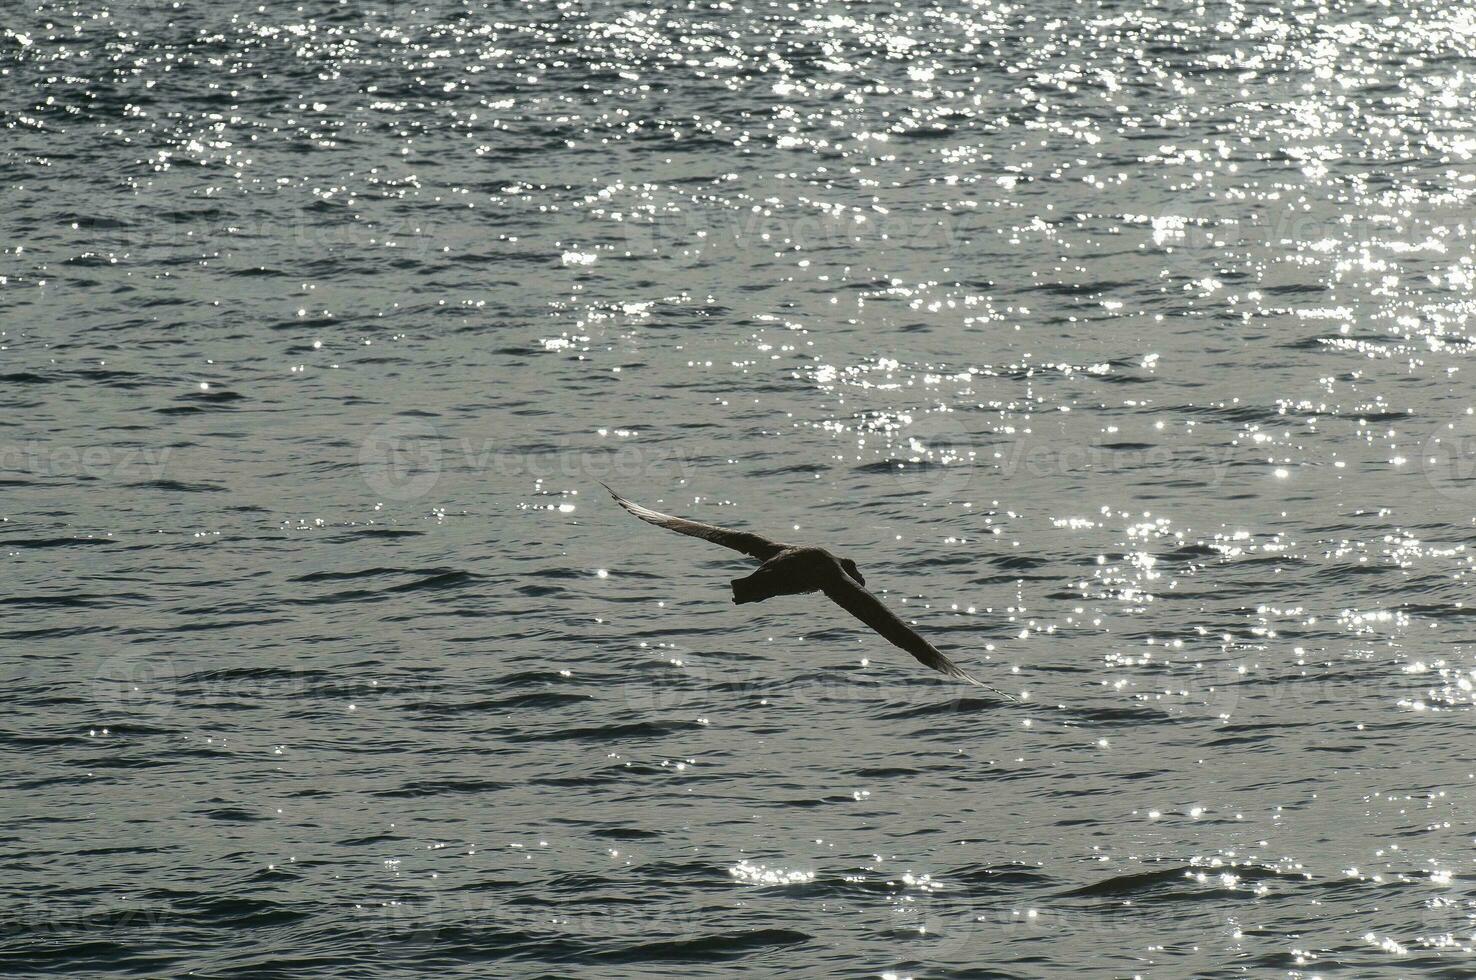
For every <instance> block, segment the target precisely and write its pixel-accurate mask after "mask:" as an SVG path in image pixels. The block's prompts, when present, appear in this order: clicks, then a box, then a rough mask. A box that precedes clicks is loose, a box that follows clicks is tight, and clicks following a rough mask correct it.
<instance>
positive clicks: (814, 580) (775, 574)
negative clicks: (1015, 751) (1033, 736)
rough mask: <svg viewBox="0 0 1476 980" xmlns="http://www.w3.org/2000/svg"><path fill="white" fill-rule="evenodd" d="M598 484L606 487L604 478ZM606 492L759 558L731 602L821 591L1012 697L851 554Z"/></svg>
mask: <svg viewBox="0 0 1476 980" xmlns="http://www.w3.org/2000/svg"><path fill="white" fill-rule="evenodd" d="M600 486H602V487H605V489H606V490H610V488H609V487H608V486H605V484H603V483H601V484H600ZM610 496H612V497H614V498H615V502H616V503H618V504H619V505H620V506H621V507H624V508H625V509H626V510H628V511H630V513H631V514H633V515H635V516H636V517H639V518H640V519H641V520H643V521H645V522H646V523H647V524H654V525H656V526H657V527H664V528H666V529H667V530H668V531H676V532H677V533H678V534H687V535H691V536H692V537H694V538H703V539H704V540H707V541H711V542H713V543H714V544H720V545H722V546H723V547H725V548H732V549H733V550H734V551H741V552H743V554H745V555H748V556H750V557H752V558H757V559H758V560H759V561H760V562H761V563H762V564H760V565H759V567H758V569H757V570H756V571H754V573H753V574H752V575H748V576H745V577H744V578H735V579H733V581H732V585H733V601H734V602H735V603H738V604H740V605H741V604H743V603H747V602H762V601H763V600H765V599H772V598H773V597H774V596H776V595H801V594H803V593H807V592H824V593H825V595H826V596H827V597H828V598H829V599H830V600H831V601H832V602H834V603H835V604H836V605H838V606H840V607H841V608H842V609H844V610H845V611H846V612H848V613H850V614H851V615H852V616H855V617H856V618H857V619H859V620H861V622H863V623H865V624H866V625H867V626H870V627H871V628H872V629H874V630H876V631H877V632H878V633H880V634H881V635H882V637H883V638H885V639H886V640H888V641H889V642H891V643H892V645H893V646H897V647H900V648H901V649H903V650H906V651H907V652H908V653H910V654H912V655H913V656H914V657H916V658H917V659H918V660H920V661H922V663H924V664H926V665H927V666H929V667H931V668H933V669H934V670H936V671H939V672H941V673H944V674H947V675H948V676H949V677H953V678H956V679H958V680H961V681H967V682H968V683H970V684H974V685H976V686H978V687H982V688H984V689H985V690H986V691H991V692H993V693H995V694H998V695H999V696H1000V697H1002V698H1008V699H1009V700H1011V701H1014V700H1016V698H1014V697H1011V696H1010V695H1008V694H1006V693H1005V692H1003V691H1000V690H997V689H995V688H993V687H990V686H989V685H988V684H985V683H984V682H983V681H981V680H979V679H978V678H977V677H975V676H974V675H973V674H970V673H969V672H968V671H966V670H964V669H963V668H962V667H960V666H958V664H955V663H954V662H953V661H952V660H949V659H948V658H947V657H945V656H943V654H942V653H940V652H939V651H938V649H937V648H936V647H934V646H933V645H932V644H931V643H929V642H928V641H927V640H925V639H923V638H922V637H921V636H919V635H918V634H917V632H916V631H915V630H913V628H912V627H910V626H908V625H907V624H906V623H904V622H902V620H900V619H898V618H897V615H896V614H895V613H893V612H892V611H891V610H890V609H888V608H887V607H886V606H884V605H882V602H881V600H880V599H878V598H877V597H876V596H874V595H872V594H871V593H870V592H868V591H866V587H865V586H866V579H864V578H863V577H862V576H861V570H860V569H859V568H857V567H856V563H855V562H854V561H852V560H851V559H849V558H837V557H836V556H835V555H832V554H831V553H830V552H828V551H826V550H825V549H824V548H804V547H799V546H797V545H792V544H782V543H780V542H778V541H770V540H769V539H768V538H766V537H764V536H763V535H761V534H753V533H751V532H748V531H730V530H728V529H727V528H723V527H718V526H716V525H714V524H703V523H701V522H700V521H689V520H687V519H686V518H682V517H672V516H671V515H670V514H663V513H661V512H659V511H654V510H651V509H650V508H649V507H642V506H641V505H640V504H637V503H634V502H632V501H629V500H626V499H625V498H624V497H622V496H620V494H618V493H616V492H615V491H614V490H610Z"/></svg>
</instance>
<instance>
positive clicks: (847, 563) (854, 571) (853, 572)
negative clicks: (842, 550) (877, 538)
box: [840, 558, 866, 585]
mask: <svg viewBox="0 0 1476 980" xmlns="http://www.w3.org/2000/svg"><path fill="white" fill-rule="evenodd" d="M840 564H841V568H844V569H845V570H846V574H847V575H849V576H851V578H853V579H855V580H856V581H857V582H859V583H861V584H862V585H865V584H866V579H864V578H862V577H861V569H859V568H857V567H856V563H855V562H853V561H851V559H849V558H842V559H841V560H840Z"/></svg>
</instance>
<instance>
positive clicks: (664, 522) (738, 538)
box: [600, 483, 789, 561]
mask: <svg viewBox="0 0 1476 980" xmlns="http://www.w3.org/2000/svg"><path fill="white" fill-rule="evenodd" d="M600 486H602V487H605V489H606V490H610V488H609V487H608V486H605V484H603V483H601V484H600ZM610 496H612V497H614V498H615V502H616V503H617V504H619V505H620V506H621V507H624V508H625V509H626V510H628V511H630V512H631V513H632V514H634V515H635V516H636V517H639V518H640V519H641V520H643V521H645V522H646V523H647V524H655V525H656V526H657V527H664V528H666V529H667V530H668V531H675V532H677V533H678V534H690V535H691V536H692V537H694V538H703V539H705V540H707V541H711V542H713V543H714V544H720V545H722V546H723V547H724V548H732V549H733V550H734V551H741V552H743V553H744V554H745V555H752V556H753V557H754V558H757V559H758V560H759V561H768V560H769V559H770V558H773V557H774V556H775V555H777V554H779V552H781V551H783V550H784V549H785V548H787V547H789V546H788V545H785V544H780V543H779V542H777V541H770V540H769V539H768V538H766V537H764V536H763V535H762V534H753V533H750V532H748V531H729V530H728V529H727V528H725V527H718V526H717V525H715V524H703V523H702V522H701V521H689V520H687V519H686V518H683V517H672V516H671V515H670V514H663V513H661V512H660V511H655V510H652V509H651V508H649V507H642V506H641V505H640V504H636V503H632V502H631V501H629V500H626V499H625V498H624V497H622V496H620V494H618V493H616V492H615V491H614V490H610Z"/></svg>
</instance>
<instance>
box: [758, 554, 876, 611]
mask: <svg viewBox="0 0 1476 980" xmlns="http://www.w3.org/2000/svg"><path fill="white" fill-rule="evenodd" d="M843 563H844V564H843ZM845 564H849V565H850V566H851V569H852V572H851V577H852V578H853V579H856V580H857V582H858V584H865V580H864V579H862V578H861V575H860V572H859V571H856V570H855V569H856V563H855V562H852V561H850V560H849V559H840V558H837V557H835V556H834V555H832V554H831V553H830V552H828V551H826V550H825V549H824V548H795V547H789V548H785V549H784V550H783V551H781V552H779V553H778V554H777V555H775V556H774V557H773V558H770V559H769V560H768V561H766V562H764V563H763V564H762V565H760V566H759V567H758V569H757V570H756V571H755V572H754V573H753V574H752V575H747V576H745V577H743V578H735V579H734V580H733V582H732V585H733V601H734V602H735V603H739V604H740V605H741V604H742V603H745V602H763V601H764V600H765V599H772V598H773V597H774V596H776V595H803V594H804V593H806V592H823V591H825V587H826V586H827V585H832V584H837V583H839V582H840V580H841V578H842V577H844V576H845V575H847V571H846V568H845Z"/></svg>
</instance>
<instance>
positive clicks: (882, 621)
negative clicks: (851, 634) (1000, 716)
mask: <svg viewBox="0 0 1476 980" xmlns="http://www.w3.org/2000/svg"><path fill="white" fill-rule="evenodd" d="M825 594H826V595H827V596H829V597H830V599H831V601H833V602H834V603H835V604H836V605H838V606H840V607H841V608H842V609H844V610H845V611H846V612H848V613H850V614H851V615H852V616H855V617H856V618H857V619H859V620H861V622H863V623H865V624H866V625H867V626H870V627H871V628H872V629H874V630H876V631H877V632H878V633H880V634H881V635H882V636H883V637H885V638H886V639H887V640H889V641H890V642H891V643H892V645H893V646H897V647H900V648H902V649H903V650H906V651H907V652H908V653H910V654H912V655H913V656H914V657H916V658H917V659H918V660H920V661H922V662H923V663H924V664H926V665H927V666H929V667H931V668H933V669H934V670H936V671H939V672H941V673H944V674H947V675H948V676H949V677H956V678H958V679H959V680H961V681H967V682H968V683H970V684H974V685H976V686H978V687H982V688H984V689H985V690H986V691H992V692H994V693H995V694H998V695H999V696H1000V697H1002V698H1009V700H1011V701H1014V700H1017V699H1016V698H1013V697H1010V695H1008V694H1006V693H1005V692H1003V691H1000V690H997V689H995V688H993V687H990V686H989V685H988V684H985V683H984V682H983V681H981V680H979V678H977V677H975V676H974V675H973V674H970V673H969V672H968V671H966V670H964V669H963V668H962V667H960V666H959V665H958V664H956V663H954V662H953V661H952V660H949V659H948V658H947V657H945V656H943V654H942V653H940V652H939V651H938V649H937V648H936V647H934V646H933V645H932V644H931V643H929V642H928V641H927V640H925V639H923V638H922V637H921V636H918V635H917V633H916V632H915V631H914V630H913V628H912V627H911V626H908V625H907V624H906V623H904V622H902V620H900V619H898V618H897V614H896V613H894V612H892V611H891V610H890V609H888V608H887V607H886V606H884V605H882V601H881V600H880V599H878V598H877V597H876V596H874V595H872V594H871V593H870V592H867V591H866V590H865V589H864V588H862V587H861V586H860V585H857V584H856V583H855V582H854V581H852V580H851V578H850V577H849V576H847V575H838V576H836V578H835V580H834V581H832V582H831V583H830V584H829V585H827V586H825Z"/></svg>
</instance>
